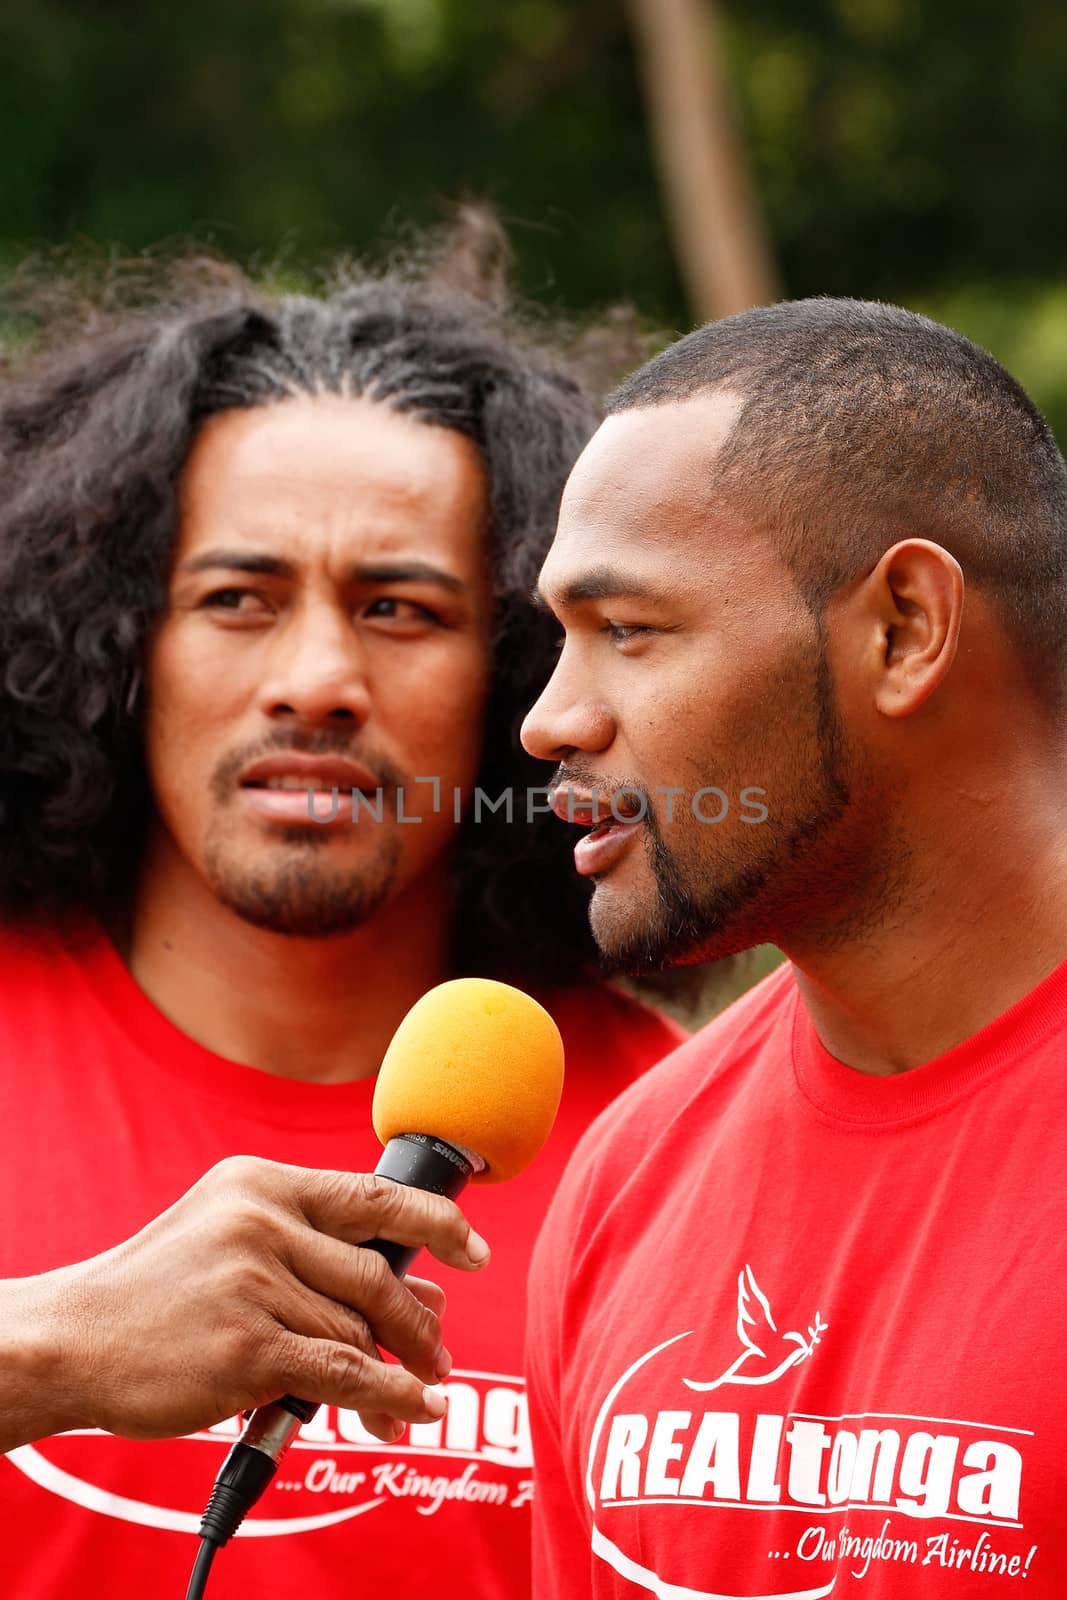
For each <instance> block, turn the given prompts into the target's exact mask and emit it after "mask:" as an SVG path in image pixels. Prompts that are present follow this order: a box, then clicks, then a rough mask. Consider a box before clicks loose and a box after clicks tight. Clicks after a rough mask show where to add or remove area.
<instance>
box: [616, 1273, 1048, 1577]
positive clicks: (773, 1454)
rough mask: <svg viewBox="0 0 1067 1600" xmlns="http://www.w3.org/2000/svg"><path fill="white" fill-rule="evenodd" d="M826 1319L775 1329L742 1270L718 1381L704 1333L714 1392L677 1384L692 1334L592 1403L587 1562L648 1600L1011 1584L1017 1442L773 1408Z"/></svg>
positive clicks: (656, 1350) (1015, 1431) (1016, 1531)
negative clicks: (894, 1580) (874, 1583)
mask: <svg viewBox="0 0 1067 1600" xmlns="http://www.w3.org/2000/svg"><path fill="white" fill-rule="evenodd" d="M793 1320H794V1319H793V1318H792V1317H790V1318H789V1322H792V1321H793ZM833 1321H834V1319H833V1318H832V1317H831V1318H830V1321H824V1320H823V1317H822V1314H821V1312H820V1311H819V1310H815V1311H814V1312H812V1313H811V1320H810V1321H805V1322H804V1328H805V1331H803V1332H802V1331H800V1329H798V1328H795V1327H791V1326H788V1324H787V1323H786V1322H785V1321H783V1322H782V1328H783V1330H784V1331H779V1322H778V1320H777V1319H776V1317H775V1313H774V1309H773V1304H772V1300H771V1299H770V1298H769V1297H768V1295H767V1294H765V1293H764V1291H763V1289H762V1288H761V1286H760V1284H759V1282H758V1280H757V1278H756V1275H755V1273H754V1271H753V1269H752V1267H751V1266H750V1265H749V1264H748V1263H746V1264H745V1265H744V1267H743V1268H742V1269H741V1271H740V1272H739V1273H738V1277H737V1322H736V1335H737V1339H738V1341H739V1343H740V1345H741V1350H740V1352H739V1353H738V1354H737V1355H736V1356H735V1358H734V1359H733V1360H732V1361H730V1362H729V1364H728V1365H726V1366H722V1365H721V1360H722V1353H723V1352H724V1350H725V1348H726V1342H725V1341H724V1339H723V1337H722V1333H723V1331H724V1330H717V1331H716V1333H715V1334H714V1336H713V1337H712V1338H711V1341H710V1346H709V1348H713V1349H714V1350H715V1352H716V1355H717V1356H718V1358H719V1364H717V1365H711V1363H710V1362H709V1363H708V1365H709V1366H710V1370H711V1371H712V1372H717V1373H718V1375H717V1376H715V1377H713V1378H704V1377H695V1376H693V1375H692V1374H693V1373H694V1371H695V1370H696V1367H697V1364H698V1363H697V1359H696V1357H695V1354H694V1344H693V1341H694V1339H696V1338H698V1337H700V1334H701V1330H696V1329H687V1330H685V1331H683V1332H680V1333H675V1334H672V1335H671V1336H670V1337H669V1338H667V1339H664V1340H661V1341H660V1342H659V1343H658V1344H656V1345H655V1346H654V1347H653V1348H652V1349H650V1350H646V1351H644V1352H643V1353H642V1354H640V1355H639V1356H638V1357H637V1358H636V1360H634V1361H633V1362H632V1363H631V1364H630V1365H629V1366H628V1367H627V1368H626V1370H625V1371H624V1372H623V1373H622V1375H621V1376H620V1377H619V1378H618V1379H617V1380H616V1381H615V1382H614V1383H613V1384H612V1386H611V1387H610V1389H609V1390H608V1392H607V1393H606V1395H605V1397H604V1399H603V1401H602V1403H601V1405H600V1408H599V1411H598V1413H597V1415H596V1419H595V1422H594V1425H593V1429H592V1432H591V1435H590V1442H589V1452H588V1459H587V1470H586V1494H587V1498H588V1501H589V1505H590V1507H591V1508H592V1513H593V1525H592V1549H593V1554H594V1555H595V1556H596V1557H598V1558H599V1559H600V1560H601V1561H603V1562H605V1563H606V1564H607V1565H608V1566H609V1567H610V1568H612V1569H613V1570H614V1571H615V1572H616V1573H617V1574H618V1575H619V1576H620V1577H622V1578H625V1579H627V1580H628V1581H629V1583H632V1584H633V1585H635V1586H636V1588H637V1589H638V1590H641V1591H644V1592H646V1593H648V1594H651V1595H654V1596H656V1597H657V1600H821V1597H823V1596H826V1595H830V1594H833V1593H834V1591H835V1589H837V1588H838V1587H839V1586H840V1587H841V1588H842V1589H843V1590H849V1591H851V1590H852V1589H853V1588H854V1587H855V1586H856V1584H857V1583H858V1582H860V1581H862V1580H863V1579H866V1578H867V1577H868V1575H869V1574H874V1573H878V1574H881V1575H882V1576H883V1577H884V1576H885V1575H886V1574H887V1573H888V1572H890V1571H892V1570H894V1569H895V1570H896V1571H897V1572H898V1573H900V1574H901V1575H903V1571H905V1570H910V1569H915V1568H922V1567H925V1568H926V1569H927V1572H926V1574H924V1576H925V1577H926V1578H927V1579H930V1578H931V1577H932V1576H933V1574H932V1571H931V1569H938V1570H941V1571H945V1570H946V1569H955V1571H957V1572H967V1573H968V1574H970V1573H974V1574H978V1573H981V1574H983V1575H984V1576H985V1578H986V1579H987V1580H988V1579H995V1578H997V1577H998V1576H1002V1577H1006V1578H1009V1579H1010V1578H1016V1579H1019V1578H1023V1577H1025V1576H1026V1574H1027V1573H1028V1572H1029V1571H1030V1567H1031V1563H1032V1562H1033V1560H1034V1557H1035V1555H1036V1546H1034V1545H1030V1544H1028V1543H1026V1542H1025V1530H1024V1528H1023V1523H1022V1521H1021V1520H1020V1516H1019V1508H1020V1496H1021V1487H1022V1478H1023V1450H1024V1448H1025V1444H1026V1441H1027V1440H1028V1439H1030V1438H1032V1436H1033V1435H1032V1432H1030V1431H1029V1430H1025V1429H1019V1428H1009V1427H1000V1426H995V1425H990V1424H987V1423H982V1422H970V1421H963V1420H960V1419H958V1418H956V1419H952V1418H947V1417H924V1416H913V1415H904V1414H897V1413H892V1412H880V1411H876V1410H872V1409H867V1410H863V1411H853V1412H846V1411H844V1410H840V1411H835V1414H833V1415H829V1414H816V1412H815V1411H814V1410H811V1411H809V1410H806V1409H803V1408H790V1407H789V1404H788V1402H789V1400H790V1399H791V1398H793V1396H794V1395H795V1394H796V1380H797V1378H798V1372H797V1371H796V1370H795V1369H799V1368H802V1367H803V1366H804V1365H806V1364H808V1363H812V1362H814V1361H816V1360H817V1359H818V1356H819V1354H820V1351H821V1348H822V1347H823V1345H824V1340H825V1338H826V1336H827V1335H829V1338H830V1339H835V1338H836V1337H837V1336H838V1334H839V1332H840V1330H839V1329H837V1328H836V1327H835V1328H834V1329H833V1331H831V1323H832V1322H833ZM705 1370H707V1368H705ZM790 1373H791V1374H792V1379H790V1380H787V1381H785V1382H783V1380H786V1377H787V1374H790ZM775 1385H777V1386H778V1396H777V1397H776V1396H775V1395H774V1391H773V1389H772V1386H775ZM776 1398H777V1406H776V1405H775V1400H776ZM866 1398H868V1397H867V1396H864V1399H866ZM701 1406H703V1409H699V1408H700V1407H701ZM709 1518H713V1519H714V1521H713V1522H711V1521H708V1520H706V1519H709ZM923 1524H925V1526H923ZM931 1528H932V1529H933V1530H934V1531H927V1530H930V1529H931ZM998 1539H1000V1540H1003V1541H1004V1542H1003V1543H998V1542H997V1541H998ZM779 1574H780V1576H779ZM709 1583H713V1584H714V1586H713V1587H709V1586H708V1584H709ZM1001 1587H1002V1586H1001V1585H999V1584H997V1583H996V1582H994V1583H993V1584H992V1588H991V1589H990V1591H989V1592H990V1593H991V1594H996V1593H998V1592H1000V1591H1001ZM923 1592H924V1593H925V1592H926V1591H925V1590H924V1591H923ZM931 1592H936V1589H935V1590H933V1591H931ZM949 1592H951V1593H956V1594H958V1593H960V1592H961V1591H960V1590H959V1589H958V1588H954V1589H952V1590H946V1593H949ZM968 1592H970V1591H968Z"/></svg>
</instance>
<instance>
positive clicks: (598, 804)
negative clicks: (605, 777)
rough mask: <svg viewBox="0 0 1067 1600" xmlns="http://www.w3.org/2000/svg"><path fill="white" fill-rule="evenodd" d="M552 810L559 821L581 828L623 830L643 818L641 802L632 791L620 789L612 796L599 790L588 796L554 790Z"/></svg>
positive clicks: (585, 792) (575, 791) (573, 790)
mask: <svg viewBox="0 0 1067 1600" xmlns="http://www.w3.org/2000/svg"><path fill="white" fill-rule="evenodd" d="M613 801H614V809H612V802H613ZM552 810H553V811H554V812H555V814H556V816H557V817H559V819H560V821H561V822H572V823H576V824H577V826H578V827H580V828H594V829H597V828H600V827H606V826H608V825H615V826H617V827H625V826H629V825H631V824H632V823H635V822H641V821H643V819H644V811H643V808H642V806H641V801H640V799H639V797H638V796H637V794H636V793H635V792H634V791H633V790H632V789H619V790H617V791H616V792H615V794H614V795H610V794H608V795H603V794H601V793H600V792H599V791H596V792H595V793H593V794H590V793H588V792H587V791H585V790H582V789H575V788H570V787H568V788H561V789H557V790H556V791H555V803H554V804H553V807H552Z"/></svg>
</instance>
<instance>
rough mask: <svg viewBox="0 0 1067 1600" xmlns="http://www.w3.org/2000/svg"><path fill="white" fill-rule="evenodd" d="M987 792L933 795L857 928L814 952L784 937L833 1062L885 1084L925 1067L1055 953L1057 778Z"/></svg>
mask: <svg viewBox="0 0 1067 1600" xmlns="http://www.w3.org/2000/svg"><path fill="white" fill-rule="evenodd" d="M1016 776H1017V777H1018V774H1017V775H1016ZM998 787H999V791H1000V792H999V793H998V794H992V793H990V792H989V791H988V789H987V790H986V791H985V792H982V791H981V790H980V789H977V788H969V789H966V790H964V789H963V788H959V787H957V788H956V789H955V790H952V789H950V788H949V787H948V786H946V787H944V788H942V789H941V790H940V793H939V795H938V797H937V804H936V807H932V808H931V815H933V813H934V812H935V811H936V827H932V828H930V827H928V828H926V829H923V830H922V833H923V835H924V836H925V841H926V848H925V850H924V849H920V848H915V849H914V850H906V851H904V852H903V857H904V860H905V861H906V865H905V866H904V868H903V880H902V881H901V882H898V883H894V887H893V891H892V893H891V894H890V895H888V896H887V897H886V898H885V899H884V900H883V902H882V904H881V905H880V906H879V907H877V908H869V911H870V914H869V915H868V916H867V917H866V919H865V924H866V925H865V929H864V931H863V932H862V933H858V934H857V935H856V936H855V937H854V938H850V939H848V940H847V941H845V940H843V941H841V942H840V943H838V942H833V943H828V944H827V945H826V946H824V947H823V948H821V949H820V948H818V947H817V946H816V945H814V944H809V943H807V942H805V940H804V939H803V938H802V937H798V938H796V939H785V938H783V939H782V941H781V943H782V947H783V949H784V950H785V952H786V954H787V955H788V956H789V957H790V959H791V960H792V962H793V965H794V970H795V972H796V979H797V985H798V987H799V989H800V992H801V997H802V999H803V1001H804V1004H805V1006H806V1007H807V1009H808V1012H809V1015H810V1016H811V1019H812V1022H813V1024H814V1026H815V1030H816V1032H817V1033H818V1035H819V1038H820V1039H821V1041H822V1043H823V1045H824V1046H825V1048H826V1049H827V1050H829V1052H830V1053H831V1055H834V1056H836V1057H837V1058H838V1060H840V1061H843V1062H845V1063H847V1064H848V1065H849V1066H852V1067H855V1068H857V1069H858V1070H859V1071H861V1072H867V1073H872V1074H878V1075H883V1076H887V1075H889V1074H893V1073H899V1072H907V1071H908V1070H909V1069H910V1068H912V1067H916V1066H920V1065H921V1064H922V1063H923V1062H926V1061H931V1060H934V1059H935V1058H936V1057H937V1056H939V1055H942V1054H943V1053H944V1052H945V1051H946V1050H950V1049H952V1048H953V1046H955V1045H958V1044H961V1043H962V1042H963V1041H964V1040H965V1039H969V1038H970V1037H972V1035H973V1034H975V1033H977V1032H979V1030H980V1029H982V1028H983V1027H985V1025H986V1024H987V1023H989V1022H992V1021H993V1019H994V1018H995V1017H998V1016H1000V1015H1001V1014H1002V1013H1003V1012H1004V1011H1006V1010H1008V1008H1009V1007H1010V1006H1012V1005H1013V1004H1014V1003H1015V1002H1016V1001H1017V1000H1019V999H1021V998H1022V996H1023V995H1025V994H1027V993H1028V992H1029V990H1030V989H1032V988H1034V987H1035V986H1036V985H1037V984H1038V983H1040V982H1041V981H1042V979H1043V978H1046V977H1047V976H1048V975H1049V973H1050V972H1052V971H1053V970H1054V969H1055V968H1056V967H1057V966H1058V965H1059V964H1060V962H1061V961H1063V960H1064V959H1065V958H1067V830H1065V828H1064V823H1063V816H1062V800H1061V799H1060V798H1059V797H1060V796H1062V793H1063V779H1062V776H1061V777H1060V781H1059V783H1058V784H1057V785H1055V786H1050V785H1048V784H1044V783H1042V784H1034V783H1031V784H1029V785H1025V784H1023V783H1022V781H1021V779H1020V781H1018V782H1017V783H1015V784H1013V785H1011V786H1010V788H1009V786H1005V785H1001V786H998ZM1009 794H1010V798H1009ZM888 881H892V880H891V875H890V877H889V879H888Z"/></svg>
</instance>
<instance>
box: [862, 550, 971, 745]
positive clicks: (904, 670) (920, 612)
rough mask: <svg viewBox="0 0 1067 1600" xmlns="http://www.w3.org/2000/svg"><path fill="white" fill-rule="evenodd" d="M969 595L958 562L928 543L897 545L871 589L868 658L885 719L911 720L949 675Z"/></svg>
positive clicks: (867, 591) (866, 590)
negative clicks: (965, 599) (912, 714)
mask: <svg viewBox="0 0 1067 1600" xmlns="http://www.w3.org/2000/svg"><path fill="white" fill-rule="evenodd" d="M964 587H965V586H964V582H963V570H962V568H961V567H960V564H959V562H958V561H957V560H956V558H955V556H951V555H949V553H948V551H947V550H945V549H943V548H942V546H941V545H939V544H934V543H932V542H931V541H930V540H929V539H903V540H901V542H900V543H899V544H895V545H893V547H892V549H890V550H887V551H886V553H885V555H884V556H883V557H882V559H881V560H880V561H879V563H878V565H877V566H876V567H875V569H874V571H873V572H872V573H871V574H870V576H869V577H868V578H867V579H866V580H865V581H864V584H863V586H862V588H863V600H864V602H865V605H864V609H865V610H866V612H867V614H868V620H869V623H870V646H869V650H868V651H867V652H866V655H867V659H868V661H869V664H870V666H871V669H872V675H873V691H874V693H873V702H874V705H875V707H876V709H877V710H878V711H880V712H881V713H882V715H883V716H887V717H906V716H910V714H911V713H912V712H913V711H916V710H918V708H919V707H920V706H921V705H922V704H923V703H924V701H926V700H927V699H929V697H930V695H932V694H933V693H934V691H935V690H936V689H937V688H938V686H939V685H940V684H941V683H942V681H943V680H944V679H945V677H946V676H947V675H948V672H949V669H950V668H951V666H952V663H953V662H954V661H955V659H956V649H957V646H958V644H959V636H960V624H961V622H962V620H963V596H964Z"/></svg>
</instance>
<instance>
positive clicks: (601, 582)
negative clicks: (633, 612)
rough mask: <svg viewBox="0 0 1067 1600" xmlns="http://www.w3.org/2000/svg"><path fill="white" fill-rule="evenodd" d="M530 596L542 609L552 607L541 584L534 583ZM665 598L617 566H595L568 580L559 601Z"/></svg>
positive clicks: (547, 609)
mask: <svg viewBox="0 0 1067 1600" xmlns="http://www.w3.org/2000/svg"><path fill="white" fill-rule="evenodd" d="M530 598H531V600H532V601H533V604H534V605H535V606H536V607H537V609H538V610H539V611H549V610H551V609H552V607H551V606H550V605H549V602H548V600H547V599H546V598H545V595H544V593H543V592H542V591H541V589H539V588H538V586H537V584H534V587H533V589H532V590H531V592H530ZM662 598H663V595H662V593H661V592H660V590H658V589H654V588H652V587H651V586H650V585H648V584H645V583H639V582H638V580H637V579H636V578H631V577H628V576H627V575H626V574H625V573H623V572H618V571H616V569H615V568H614V567H592V568H590V570H589V571H588V572H583V573H581V574H580V575H579V576H578V577H577V578H572V579H571V580H570V582H569V583H565V584H564V585H563V587H562V589H560V590H559V593H558V595H557V597H556V600H555V604H556V605H558V606H564V607H565V606H573V605H577V604H578V603H579V602H580V601H582V600H662Z"/></svg>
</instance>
